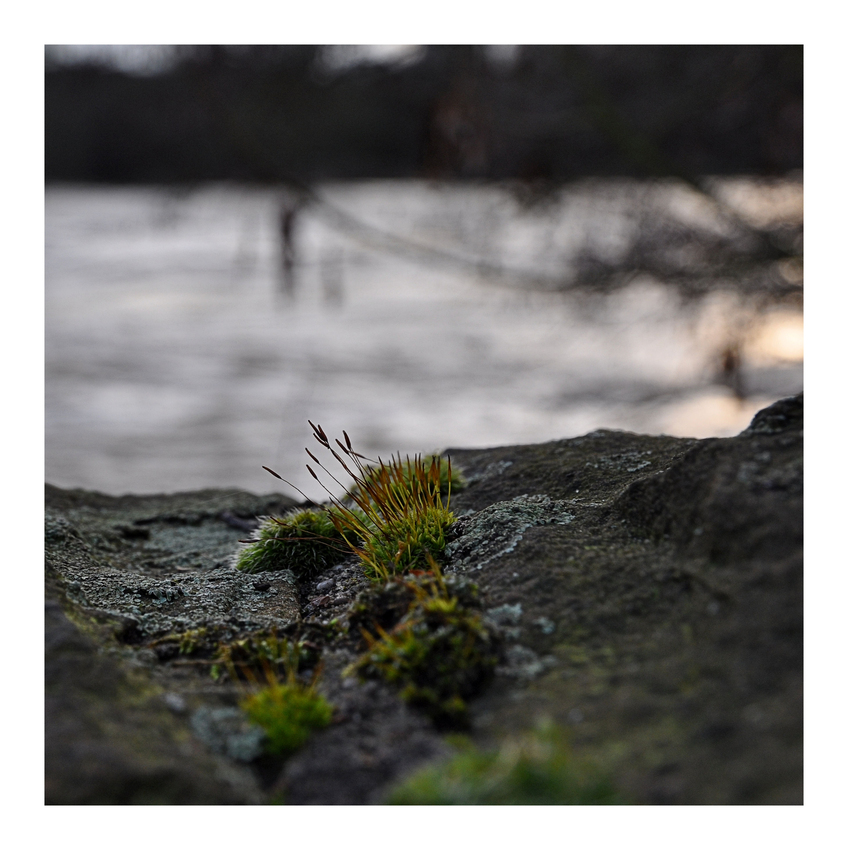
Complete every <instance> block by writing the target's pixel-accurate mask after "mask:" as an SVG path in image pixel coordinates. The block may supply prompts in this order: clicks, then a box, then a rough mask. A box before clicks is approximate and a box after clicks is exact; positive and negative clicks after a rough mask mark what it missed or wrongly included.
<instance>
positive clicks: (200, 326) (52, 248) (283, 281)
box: [45, 181, 803, 499]
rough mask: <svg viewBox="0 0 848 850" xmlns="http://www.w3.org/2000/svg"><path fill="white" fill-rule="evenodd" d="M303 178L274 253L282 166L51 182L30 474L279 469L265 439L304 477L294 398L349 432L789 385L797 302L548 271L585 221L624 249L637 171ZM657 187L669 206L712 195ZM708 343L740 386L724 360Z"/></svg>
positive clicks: (383, 440)
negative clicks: (754, 304) (519, 178)
mask: <svg viewBox="0 0 848 850" xmlns="http://www.w3.org/2000/svg"><path fill="white" fill-rule="evenodd" d="M731 184H732V185H731ZM634 187H635V188H634ZM319 188H320V193H321V197H322V198H323V206H321V205H320V204H319V205H315V204H313V205H310V206H306V207H304V208H302V209H298V210H296V211H295V212H294V213H293V214H292V215H291V216H290V233H289V238H288V250H289V252H290V264H289V274H288V276H286V275H285V274H284V273H283V272H281V268H282V263H281V255H282V253H283V252H284V248H283V239H282V237H281V224H280V221H281V219H280V209H281V192H280V190H275V189H271V188H249V187H244V186H238V185H211V186H201V187H197V188H194V189H191V190H176V189H168V188H155V187H153V188H139V187H113V188H102V187H99V188H95V187H85V186H50V187H48V189H47V192H46V207H45V210H46V214H45V219H46V228H45V229H46V234H45V237H46V242H45V250H46V253H45V258H46V259H45V268H46V281H45V303H46V316H45V322H46V325H45V327H46V352H45V358H46V359H45V365H46V399H45V405H46V407H45V411H46V412H45V423H46V478H47V481H48V482H50V483H52V484H56V485H59V486H63V487H85V488H90V489H97V490H101V491H103V492H107V493H113V494H119V493H125V492H135V493H147V492H167V491H178V490H189V489H194V488H199V487H206V486H214V487H234V488H246V489H249V490H252V491H254V492H268V491H271V490H276V489H280V486H281V485H280V482H278V481H276V480H274V479H272V478H270V477H269V475H268V474H267V473H266V472H265V471H263V469H262V466H263V465H264V466H270V467H272V468H274V469H276V470H277V471H278V472H279V473H280V474H281V475H283V476H284V477H285V478H287V479H288V480H290V481H291V482H292V483H293V484H295V485H296V486H297V487H300V488H301V489H303V490H305V491H306V492H307V494H308V495H310V496H311V497H312V498H316V499H317V498H320V497H321V496H322V494H321V492H320V490H317V489H316V486H315V484H314V482H313V481H312V479H311V478H310V477H309V475H308V474H307V472H306V470H305V467H304V463H305V461H306V460H307V458H306V456H305V453H304V451H303V450H304V447H305V446H317V444H315V443H314V442H313V441H312V438H311V429H310V428H309V425H308V422H307V420H310V419H311V420H312V421H313V422H316V423H320V424H321V425H322V426H323V427H324V429H325V430H326V431H327V432H328V433H329V434H331V435H334V436H335V435H338V436H340V435H341V431H342V429H344V430H346V431H347V433H348V434H349V435H350V437H351V439H352V440H353V443H354V447H355V448H358V449H359V450H360V451H362V452H364V453H365V454H366V455H369V456H374V455H376V454H381V455H383V456H386V455H388V454H389V453H391V452H398V451H399V452H402V453H415V452H430V451H433V450H438V449H443V448H446V447H449V446H455V447H460V446H461V447H482V446H493V445H504V444H511V443H526V442H538V441H544V440H551V439H557V438H562V437H571V436H577V435H580V434H583V433H586V432H589V431H592V430H593V429H596V428H621V429H627V430H634V431H640V432H644V433H666V434H673V435H680V436H693V437H707V436H726V435H730V434H734V433H737V432H738V431H739V430H741V429H742V428H744V427H745V426H746V425H747V423H748V422H749V421H750V418H751V416H752V415H753V414H754V413H755V412H756V411H757V410H758V409H759V408H761V407H763V406H764V405H766V404H769V403H771V402H772V401H774V400H776V399H777V398H780V397H782V396H785V395H789V394H791V393H794V392H798V391H799V390H801V389H802V386H803V320H802V316H801V313H800V311H799V310H797V309H791V308H788V307H775V308H773V309H770V310H768V311H766V312H765V313H764V314H762V315H761V316H760V317H759V318H758V320H757V321H756V322H754V321H753V319H752V316H751V315H750V312H749V311H747V310H746V309H745V308H744V306H743V305H742V304H741V302H740V301H739V299H738V298H736V297H735V296H733V295H729V294H727V293H726V292H722V291H716V292H713V293H711V294H710V295H709V296H707V297H706V298H703V299H700V300H699V301H698V302H697V304H694V305H693V304H692V303H687V302H685V301H684V300H683V299H682V298H681V297H680V296H679V295H678V294H677V292H676V291H675V290H673V289H670V288H669V287H666V286H663V285H661V284H660V283H659V282H658V281H656V280H652V279H651V278H649V277H646V276H641V277H638V278H636V279H634V280H633V281H632V282H631V283H630V285H628V286H626V287H624V288H622V289H619V290H617V291H616V292H615V293H614V294H612V295H607V296H605V297H604V298H602V299H599V298H591V299H588V298H586V297H584V296H583V295H580V294H577V293H575V294H563V293H561V292H554V291H547V290H546V288H545V281H546V280H548V281H556V279H557V276H558V275H561V274H563V273H564V270H566V269H567V268H568V266H569V263H570V262H572V260H573V258H574V257H575V256H576V254H577V252H578V251H579V250H580V248H581V246H585V245H586V244H587V243H591V244H593V245H594V246H595V247H596V248H597V249H598V250H603V251H606V252H607V253H609V254H610V255H615V254H616V252H621V251H622V250H623V249H624V246H626V245H627V243H628V240H629V239H631V238H632V233H631V230H632V226H633V216H632V215H631V210H630V207H629V206H628V205H629V204H631V203H632V201H633V193H634V192H642V197H643V200H644V191H645V190H644V189H643V188H640V187H639V184H633V183H627V184H620V183H618V184H617V183H615V182H614V181H606V182H603V181H595V182H591V183H589V184H580V185H578V186H575V187H571V188H569V189H564V190H562V192H561V193H559V194H558V195H556V196H555V197H552V198H547V199H544V200H542V201H538V202H535V203H528V202H527V200H526V199H522V198H521V197H520V196H518V195H517V194H516V193H515V192H513V191H510V190H508V189H507V188H505V187H497V186H488V187H487V186H464V187H462V186H459V187H458V186H439V185H433V184H428V183H423V182H414V181H399V182H370V183H369V182H365V183H357V184H345V185H327V186H322V187H319ZM652 191H653V190H652ZM664 191H665V194H664V195H662V199H661V202H662V203H664V204H666V205H667V206H669V208H673V209H675V210H676V213H675V214H677V215H680V216H682V217H684V218H685V217H689V218H693V217H694V218H696V219H697V218H698V217H699V216H700V217H701V218H702V219H703V220H704V221H706V220H707V218H708V217H709V214H708V212H707V211H705V210H704V209H703V208H702V205H700V206H699V204H701V201H700V200H699V198H698V197H696V196H694V195H693V194H692V193H687V192H686V191H684V190H682V189H675V190H674V191H671V190H664ZM727 192H728V197H731V196H732V197H733V198H734V199H735V201H734V202H736V203H738V204H739V205H740V208H744V211H745V214H746V215H749V216H757V215H760V216H762V215H766V216H768V215H769V214H772V213H773V214H780V215H786V216H788V217H790V218H791V217H792V216H795V217H796V218H797V217H798V216H800V215H801V214H802V212H801V207H800V203H801V200H800V187H799V186H798V185H795V184H792V183H791V182H790V183H788V184H786V185H782V184H781V185H778V186H771V187H770V188H769V190H768V191H765V190H759V189H757V187H756V186H755V185H749V184H746V183H745V182H744V181H737V182H736V183H732V181H731V182H730V183H728V186H727ZM734 192H735V193H736V194H735V195H734V194H733V193H734ZM657 202H660V201H657ZM775 210H777V212H775ZM493 269H494V270H495V271H497V272H498V273H497V274H492V270H493ZM540 281H541V284H540ZM728 345H731V346H736V345H738V347H739V351H741V352H742V353H743V355H744V357H743V360H742V364H743V367H744V368H743V374H744V378H745V392H744V393H739V392H734V391H733V390H732V389H731V388H730V387H729V386H727V385H726V382H724V383H723V382H722V381H721V380H720V372H721V370H720V367H719V365H718V364H719V358H720V356H721V352H722V351H723V350H725V349H726V348H727V346H728ZM283 489H286V488H285V487H283Z"/></svg>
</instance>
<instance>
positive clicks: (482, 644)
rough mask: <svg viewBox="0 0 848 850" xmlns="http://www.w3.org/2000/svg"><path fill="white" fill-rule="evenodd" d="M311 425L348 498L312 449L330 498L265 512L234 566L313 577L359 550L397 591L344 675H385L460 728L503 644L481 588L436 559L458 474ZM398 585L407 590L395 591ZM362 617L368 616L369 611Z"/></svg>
mask: <svg viewBox="0 0 848 850" xmlns="http://www.w3.org/2000/svg"><path fill="white" fill-rule="evenodd" d="M309 424H310V425H311V426H312V430H313V432H314V437H315V439H316V440H317V441H318V443H319V444H320V445H321V446H322V448H323V449H324V450H325V451H328V452H329V453H330V454H331V455H332V456H333V458H334V459H335V461H336V462H337V463H338V464H339V466H340V467H341V470H342V474H343V476H346V477H347V478H348V479H350V481H349V483H350V486H349V488H348V489H347V491H346V494H345V496H343V497H342V498H337V497H335V496H334V495H333V494H332V492H331V491H330V489H329V488H328V487H327V486H326V485H325V484H324V483H323V482H322V480H321V478H320V477H319V474H318V472H317V471H316V469H317V470H320V471H321V473H322V474H323V475H326V476H329V477H330V478H331V479H332V480H333V481H334V482H335V483H336V484H337V485H339V486H342V487H343V486H344V485H343V484H342V482H341V481H340V480H339V479H338V478H337V477H336V476H335V475H333V474H332V473H331V472H330V471H329V470H328V469H327V468H326V467H325V466H324V464H322V463H321V461H320V460H319V459H318V458H317V457H316V456H315V455H314V454H313V453H312V452H311V451H309V449H307V450H306V451H307V454H308V455H309V457H310V459H311V461H312V462H313V464H314V465H315V467H314V468H313V466H311V465H309V464H307V467H306V468H307V470H308V471H309V473H310V475H312V477H313V478H314V479H315V480H316V481H317V482H318V483H319V484H320V485H321V486H322V488H323V489H324V490H325V492H326V493H327V495H328V496H329V503H328V505H327V506H326V507H323V508H315V509H313V508H310V509H308V510H300V511H296V512H294V513H291V514H289V515H288V516H285V517H282V518H269V519H266V520H265V521H264V522H263V524H262V526H261V527H260V528H259V529H258V531H257V533H256V534H255V536H254V539H253V540H250V541H245V543H246V544H247V545H246V547H245V548H244V549H242V551H241V552H240V554H239V556H238V561H237V566H238V567H239V568H240V569H243V570H246V571H249V572H255V571H258V570H266V569H291V570H292V571H293V572H294V573H295V575H296V576H299V577H308V576H310V575H312V574H314V573H317V572H319V571H320V570H322V569H324V567H326V566H329V565H330V563H331V561H332V560H334V559H335V560H337V559H338V557H339V554H340V549H342V550H343V549H344V548H346V549H347V551H348V552H352V553H354V554H355V555H356V556H357V557H358V558H359V561H360V563H361V564H362V566H363V568H364V571H365V574H366V575H367V576H368V577H369V578H371V579H372V581H373V582H374V584H375V586H378V587H380V588H383V589H385V590H386V592H387V593H389V595H390V596H392V599H393V600H394V601H393V602H392V605H390V606H389V609H392V610H394V611H395V615H394V616H392V617H391V620H392V622H391V623H389V622H385V621H384V622H383V623H382V624H381V623H380V622H379V620H380V618H379V617H377V618H376V619H375V620H374V621H373V622H372V623H370V625H371V626H372V628H371V630H369V629H368V628H366V626H365V625H364V624H363V625H361V628H362V631H363V635H364V637H365V641H366V644H367V647H368V648H367V652H365V654H364V655H363V656H362V657H361V658H360V659H359V660H358V661H357V662H355V663H354V664H353V665H352V666H351V667H350V668H349V669H348V673H355V674H357V675H359V676H361V677H365V678H370V677H379V678H382V679H384V680H385V681H388V682H390V683H392V684H394V685H396V686H397V687H398V688H399V689H400V693H401V696H402V697H403V698H404V699H405V700H407V701H408V702H410V703H411V704H413V705H416V706H418V707H420V708H422V709H423V710H424V711H425V712H426V713H427V714H429V715H430V716H431V717H432V718H433V720H434V721H435V722H436V723H437V725H441V726H462V725H463V724H464V723H465V722H466V716H467V715H466V700H467V699H468V698H469V697H471V696H473V695H474V694H475V693H476V692H477V691H478V690H479V689H480V688H481V687H482V685H483V684H484V683H485V682H486V681H487V680H488V678H489V677H490V675H491V674H492V672H493V670H494V668H495V666H496V664H497V662H498V660H499V651H500V644H499V640H498V636H497V634H496V633H495V632H494V631H493V629H492V627H491V626H490V625H489V624H487V623H486V622H485V621H484V620H483V617H482V615H481V613H480V612H479V611H478V610H475V608H476V607H477V605H476V588H473V589H472V588H470V587H467V586H465V585H467V584H468V583H467V582H466V583H465V584H464V585H463V587H462V588H461V591H460V589H459V588H458V587H457V583H456V581H454V580H450V581H448V580H446V579H445V577H444V576H443V575H442V571H441V567H440V564H439V562H440V561H441V560H442V559H443V558H444V553H445V547H446V543H447V540H446V533H447V529H448V528H449V526H450V525H451V524H452V523H453V522H454V519H455V517H454V515H453V514H452V513H451V511H450V494H451V489H452V488H453V487H455V486H457V485H459V486H461V485H462V483H463V482H462V479H461V477H460V476H459V475H458V474H456V473H455V472H454V470H453V469H452V467H451V463H450V460H447V461H446V462H444V461H443V460H442V458H441V457H439V456H438V455H431V456H428V457H423V456H421V455H416V456H415V457H413V458H409V457H408V456H407V457H406V458H405V459H404V458H401V457H400V456H399V455H398V456H392V457H391V459H390V460H389V462H384V461H382V460H381V459H378V460H377V461H373V460H370V459H369V458H366V457H365V456H364V455H361V454H359V453H358V452H356V451H354V449H353V447H352V445H351V441H350V438H349V437H348V435H347V433H346V432H342V433H343V435H344V442H342V441H341V440H336V441H335V446H333V445H331V444H330V440H329V438H328V437H327V435H326V433H325V432H324V430H323V428H321V427H320V426H319V425H314V424H313V423H312V422H310V423H309ZM266 469H268V468H267V467H266ZM268 471H269V472H270V473H271V474H272V475H274V476H276V477H277V478H280V479H281V480H283V481H285V479H283V478H282V477H281V476H280V475H277V473H276V472H274V471H273V470H271V469H268ZM286 483H288V482H286ZM289 486H293V485H289ZM295 489H297V488H295ZM298 492H300V491H298ZM301 495H303V494H302V493H301ZM304 498H306V497H304ZM398 583H400V584H401V585H403V586H404V587H403V589H402V592H401V593H400V594H398V593H394V594H392V591H393V589H395V585H397V584H398ZM397 589H399V590H400V588H397ZM377 595H378V597H379V596H380V592H378V594H377ZM404 599H405V600H408V601H407V602H403V601H402V600H404ZM399 602H400V605H399V606H398V604H397V603H399ZM378 607H380V605H379V604H378ZM382 607H385V606H382ZM384 613H385V612H384ZM358 615H359V618H360V620H364V622H368V620H369V617H368V615H367V612H366V613H363V612H361V611H359V612H358ZM268 699H270V698H268Z"/></svg>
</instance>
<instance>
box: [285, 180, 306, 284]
mask: <svg viewBox="0 0 848 850" xmlns="http://www.w3.org/2000/svg"><path fill="white" fill-rule="evenodd" d="M302 205H303V201H302V199H301V198H299V197H297V196H292V195H284V196H283V200H282V202H281V203H280V214H279V228H280V292H281V293H282V294H283V295H284V296H285V297H286V298H288V299H290V300H294V297H295V290H296V288H297V281H296V275H295V242H294V235H295V229H296V225H297V216H298V213H299V211H300V208H301V206H302Z"/></svg>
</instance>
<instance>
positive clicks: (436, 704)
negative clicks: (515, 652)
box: [349, 573, 500, 728]
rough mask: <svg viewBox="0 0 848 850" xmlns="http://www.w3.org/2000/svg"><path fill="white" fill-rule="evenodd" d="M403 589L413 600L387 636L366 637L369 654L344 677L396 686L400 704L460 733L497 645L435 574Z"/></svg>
mask: <svg viewBox="0 0 848 850" xmlns="http://www.w3.org/2000/svg"><path fill="white" fill-rule="evenodd" d="M408 586H410V587H411V588H412V589H413V592H414V594H415V599H414V601H413V602H412V603H411V605H410V606H409V609H408V611H407V613H406V614H405V615H404V616H403V617H402V618H401V620H400V621H399V622H398V623H397V625H395V626H394V628H393V629H392V630H391V631H390V632H387V631H384V630H383V629H381V628H379V627H378V629H377V633H378V635H379V637H378V638H374V637H373V636H371V635H370V634H367V633H366V639H367V640H368V643H369V647H368V650H367V651H366V652H365V653H364V654H363V655H362V656H361V657H360V658H359V659H358V660H357V661H356V662H355V663H354V665H352V667H351V668H350V670H349V672H356V673H358V674H359V675H360V676H361V677H363V678H381V679H383V680H384V681H386V682H389V683H391V684H393V685H395V686H397V687H398V688H399V689H400V695H401V697H402V698H403V699H404V700H406V701H407V702H408V703H410V704H411V705H414V706H416V707H418V708H421V709H422V710H423V711H425V712H426V713H427V714H428V715H429V716H430V717H431V718H432V719H433V721H434V722H435V723H436V725H437V726H439V727H442V728H452V727H454V728H462V727H463V726H465V725H466V723H467V706H466V703H465V701H466V700H467V699H469V698H470V697H472V696H474V695H475V694H477V693H478V692H479V691H480V690H481V688H482V687H483V686H484V685H485V683H486V682H487V681H488V680H489V678H490V677H491V675H492V673H493V672H494V669H495V666H496V665H497V663H498V661H499V659H500V641H499V639H498V636H497V635H496V634H495V633H494V632H493V631H492V629H491V628H490V627H489V626H488V625H487V624H486V623H485V622H484V621H483V618H482V617H481V616H480V614H479V613H477V612H475V611H472V610H469V609H468V608H467V607H466V606H465V605H463V604H462V603H461V602H460V599H459V598H458V597H457V596H453V595H451V593H450V591H449V590H448V586H447V584H446V583H445V582H444V580H443V579H442V578H441V576H440V574H438V573H435V574H429V575H426V576H424V577H422V578H421V580H420V581H419V582H418V583H411V582H410V583H409V585H408ZM465 592H466V593H470V591H469V589H468V588H465Z"/></svg>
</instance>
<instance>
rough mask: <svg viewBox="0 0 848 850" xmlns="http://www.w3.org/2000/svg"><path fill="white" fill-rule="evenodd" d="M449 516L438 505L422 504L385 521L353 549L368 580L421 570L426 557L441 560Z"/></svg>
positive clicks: (449, 514)
mask: <svg viewBox="0 0 848 850" xmlns="http://www.w3.org/2000/svg"><path fill="white" fill-rule="evenodd" d="M453 521H454V516H453V514H452V513H451V512H450V511H449V510H448V509H447V508H444V507H442V506H441V505H426V506H423V507H421V508H419V509H417V510H416V511H415V512H414V513H411V514H410V515H407V516H399V517H396V518H393V519H391V520H387V521H385V522H383V523H381V525H380V526H379V527H378V528H377V529H376V530H375V531H374V533H372V534H370V535H368V536H367V537H366V538H365V539H364V540H363V542H362V544H361V546H360V547H357V549H358V554H359V557H360V560H361V561H362V563H363V565H364V566H365V573H366V575H367V576H368V577H369V578H374V579H386V578H388V577H389V576H391V575H398V574H401V575H402V574H403V573H406V572H409V571H410V570H420V569H425V568H426V566H427V559H428V557H432V558H435V559H437V560H438V559H441V558H442V556H443V555H444V552H445V546H446V545H447V541H446V539H445V531H446V529H447V528H448V526H449V525H450V524H451V523H452V522H453Z"/></svg>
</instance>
